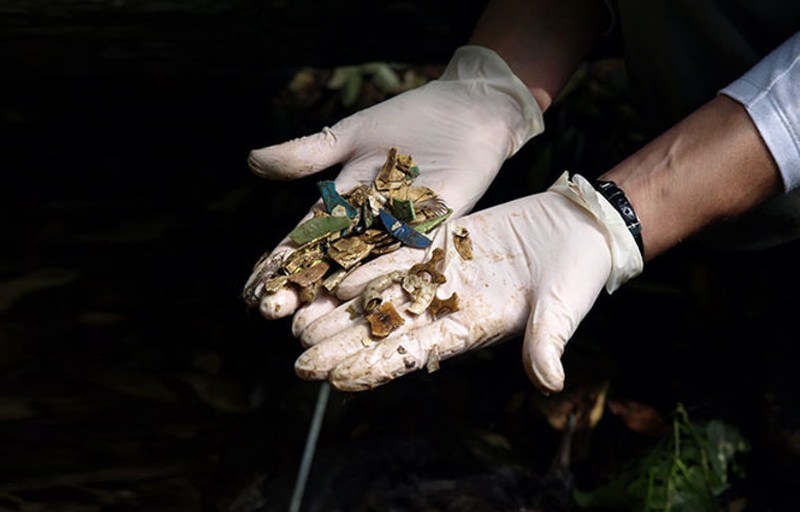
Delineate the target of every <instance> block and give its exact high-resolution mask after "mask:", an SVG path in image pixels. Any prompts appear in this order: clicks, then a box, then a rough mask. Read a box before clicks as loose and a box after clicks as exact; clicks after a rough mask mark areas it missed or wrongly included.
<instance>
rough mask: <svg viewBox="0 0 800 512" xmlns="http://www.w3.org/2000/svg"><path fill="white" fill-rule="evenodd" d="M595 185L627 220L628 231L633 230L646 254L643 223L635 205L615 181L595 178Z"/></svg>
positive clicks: (641, 250)
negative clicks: (643, 240)
mask: <svg viewBox="0 0 800 512" xmlns="http://www.w3.org/2000/svg"><path fill="white" fill-rule="evenodd" d="M594 187H595V189H597V191H598V192H600V194H602V195H603V197H605V198H606V199H607V200H608V202H609V203H611V206H613V207H614V209H615V210H617V212H619V214H620V216H622V220H624V221H625V226H627V228H628V231H630V232H631V235H633V239H634V240H635V241H636V246H637V247H638V248H639V252H640V253H641V254H642V256H644V243H643V242H642V225H641V223H640V222H639V217H637V216H636V212H635V211H633V206H631V202H630V201H628V198H627V197H625V192H623V191H622V189H620V188H619V187H618V186H617V184H616V183H614V182H613V181H601V180H595V182H594Z"/></svg>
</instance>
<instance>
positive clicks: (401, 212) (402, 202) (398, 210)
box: [392, 199, 417, 222]
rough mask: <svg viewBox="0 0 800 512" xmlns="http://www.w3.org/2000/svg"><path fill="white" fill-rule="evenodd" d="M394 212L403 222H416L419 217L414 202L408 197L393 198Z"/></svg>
mask: <svg viewBox="0 0 800 512" xmlns="http://www.w3.org/2000/svg"><path fill="white" fill-rule="evenodd" d="M392 214H393V215H394V216H395V217H397V218H398V219H400V220H402V221H403V222H414V219H416V218H417V213H416V212H415V211H414V202H413V201H410V200H408V199H394V200H392Z"/></svg>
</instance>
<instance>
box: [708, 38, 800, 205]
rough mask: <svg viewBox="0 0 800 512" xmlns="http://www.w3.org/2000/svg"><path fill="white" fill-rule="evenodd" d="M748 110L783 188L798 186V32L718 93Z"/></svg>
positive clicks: (799, 54) (799, 176)
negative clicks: (781, 180)
mask: <svg viewBox="0 0 800 512" xmlns="http://www.w3.org/2000/svg"><path fill="white" fill-rule="evenodd" d="M720 93H721V94H725V95H726V96H730V97H731V98H733V99H734V100H736V101H738V102H739V103H741V104H742V105H744V107H745V108H746V109H747V112H748V114H749V115H750V118H751V119H752V120H753V123H754V124H755V126H756V128H757V129H758V131H759V133H760V134H761V138H762V139H763V140H764V143H765V144H766V145H767V148H768V149H769V151H770V153H772V157H773V158H774V159H775V162H776V163H777V165H778V169H779V171H780V174H781V178H782V179H783V185H784V189H785V190H786V191H787V192H788V191H790V190H792V189H795V188H797V187H799V186H800V32H798V33H796V34H795V35H794V36H792V37H790V38H789V39H788V40H786V42H784V43H783V44H782V45H781V46H779V47H778V48H777V49H776V50H774V51H773V52H772V53H770V54H769V55H767V56H766V57H765V58H764V59H762V60H761V61H760V62H759V63H758V64H756V65H755V66H754V67H753V68H752V69H750V71H748V72H747V73H745V74H744V75H742V77H740V78H739V79H737V80H735V81H734V82H733V83H732V84H730V85H729V86H727V87H725V88H724V89H722V90H721V91H720Z"/></svg>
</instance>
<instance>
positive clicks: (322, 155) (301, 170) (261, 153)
mask: <svg viewBox="0 0 800 512" xmlns="http://www.w3.org/2000/svg"><path fill="white" fill-rule="evenodd" d="M349 124H351V123H350V122H349V121H347V120H346V119H345V120H343V121H340V122H339V123H337V124H336V125H334V126H333V128H323V130H322V131H320V132H318V133H315V134H314V135H308V136H306V137H300V138H298V139H294V140H290V141H288V142H284V143H281V144H276V145H273V146H268V147H266V148H262V149H257V150H253V151H251V152H250V155H249V156H248V158H247V164H248V166H249V167H250V170H251V171H253V172H254V173H256V174H258V175H259V176H261V177H263V178H267V179H281V180H291V179H297V178H302V177H303V176H308V175H309V174H314V173H316V172H319V171H322V170H323V169H327V168H328V167H331V166H333V165H335V164H337V163H340V162H342V161H343V160H345V159H346V158H347V156H348V155H349V153H350V152H351V144H350V135H349V133H350V131H349V130H348V129H347V127H348V125H349Z"/></svg>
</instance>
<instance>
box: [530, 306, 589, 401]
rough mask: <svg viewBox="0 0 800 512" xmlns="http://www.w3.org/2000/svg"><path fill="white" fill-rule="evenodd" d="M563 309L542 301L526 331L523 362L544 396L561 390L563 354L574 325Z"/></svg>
mask: <svg viewBox="0 0 800 512" xmlns="http://www.w3.org/2000/svg"><path fill="white" fill-rule="evenodd" d="M572 316H573V315H571V314H570V313H569V312H567V311H566V310H565V308H564V307H563V305H560V304H558V303H548V302H545V301H542V302H539V303H538V304H536V305H535V306H534V308H533V310H532V311H531V315H530V317H529V318H528V325H527V326H526V328H525V341H524V343H523V345H522V361H523V364H524V365H525V371H526V372H527V373H528V377H529V378H530V379H531V381H532V382H533V383H534V384H535V385H536V387H538V388H539V389H540V390H541V391H542V392H544V393H545V394H549V393H558V392H559V391H561V390H562V389H563V388H564V367H563V366H562V365H561V355H562V354H563V353H564V347H566V345H567V342H568V341H569V339H570V337H572V334H573V333H574V332H575V328H576V327H577V321H576V320H574V319H573V318H572Z"/></svg>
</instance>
